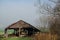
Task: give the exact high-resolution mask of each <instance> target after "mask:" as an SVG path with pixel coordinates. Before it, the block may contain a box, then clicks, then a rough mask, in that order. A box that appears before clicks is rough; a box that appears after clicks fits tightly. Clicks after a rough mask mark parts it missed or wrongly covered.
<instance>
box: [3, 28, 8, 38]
mask: <svg viewBox="0 0 60 40" xmlns="http://www.w3.org/2000/svg"><path fill="white" fill-rule="evenodd" d="M4 36H5V37H6V38H8V33H7V29H5V35H4Z"/></svg>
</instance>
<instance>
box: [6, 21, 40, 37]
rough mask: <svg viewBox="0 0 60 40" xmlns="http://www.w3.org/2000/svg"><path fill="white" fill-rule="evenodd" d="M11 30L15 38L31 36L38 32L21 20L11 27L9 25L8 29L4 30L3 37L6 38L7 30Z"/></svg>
mask: <svg viewBox="0 0 60 40" xmlns="http://www.w3.org/2000/svg"><path fill="white" fill-rule="evenodd" d="M10 29H13V30H14V32H13V33H12V34H13V35H15V36H31V35H33V34H36V33H37V32H40V30H39V29H37V28H35V27H34V26H32V25H31V24H29V23H27V22H25V21H23V20H19V21H17V22H15V23H13V24H11V25H9V26H8V27H6V28H5V35H6V37H8V35H9V34H8V33H7V32H8V30H10Z"/></svg>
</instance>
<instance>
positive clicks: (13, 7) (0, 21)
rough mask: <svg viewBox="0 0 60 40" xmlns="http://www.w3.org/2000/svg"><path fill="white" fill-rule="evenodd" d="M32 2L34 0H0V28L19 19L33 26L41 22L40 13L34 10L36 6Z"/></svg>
mask: <svg viewBox="0 0 60 40" xmlns="http://www.w3.org/2000/svg"><path fill="white" fill-rule="evenodd" d="M35 2H36V1H35ZM46 2H47V3H48V1H46ZM42 3H43V2H42ZM34 4H35V3H34V0H0V28H5V27H7V26H9V25H10V24H12V23H14V22H17V21H19V20H24V21H26V22H28V23H30V24H31V25H33V26H38V25H39V24H41V23H40V22H39V17H40V14H38V13H37V12H36V10H37V9H36V8H37V7H35V6H34ZM41 16H42V15H41ZM42 17H43V18H46V17H47V16H42ZM42 20H43V19H42ZM37 22H38V23H37Z"/></svg>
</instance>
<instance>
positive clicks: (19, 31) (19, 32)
mask: <svg viewBox="0 0 60 40" xmlns="http://www.w3.org/2000/svg"><path fill="white" fill-rule="evenodd" d="M19 37H20V27H19Z"/></svg>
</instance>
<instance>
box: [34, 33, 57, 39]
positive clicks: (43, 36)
mask: <svg viewBox="0 0 60 40" xmlns="http://www.w3.org/2000/svg"><path fill="white" fill-rule="evenodd" d="M34 40H57V35H55V34H54V35H52V34H51V33H38V34H36V35H35V36H34Z"/></svg>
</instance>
